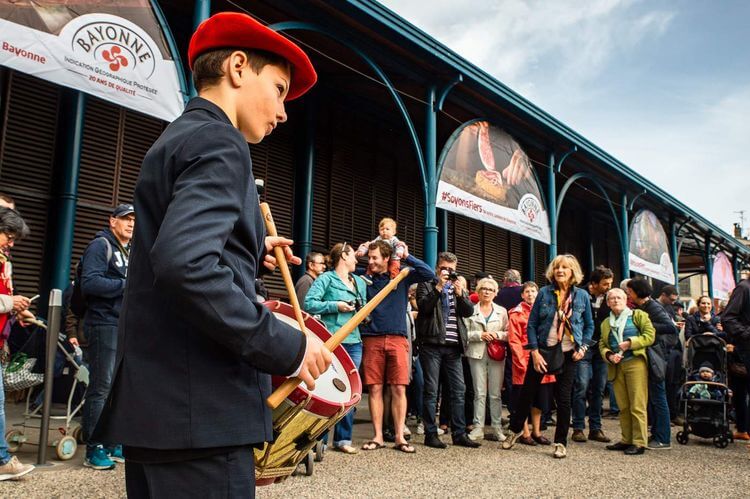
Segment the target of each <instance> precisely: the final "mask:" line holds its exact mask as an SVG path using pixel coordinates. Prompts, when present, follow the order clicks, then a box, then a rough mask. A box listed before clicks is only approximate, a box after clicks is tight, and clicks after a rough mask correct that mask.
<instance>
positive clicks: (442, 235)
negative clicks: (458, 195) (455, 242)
mask: <svg viewBox="0 0 750 499" xmlns="http://www.w3.org/2000/svg"><path fill="white" fill-rule="evenodd" d="M437 222H438V251H448V239H449V238H448V212H447V211H445V210H438V212H437Z"/></svg>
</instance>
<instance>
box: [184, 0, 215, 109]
mask: <svg viewBox="0 0 750 499" xmlns="http://www.w3.org/2000/svg"><path fill="white" fill-rule="evenodd" d="M209 17H211V0H195V7H194V8H193V31H195V30H196V28H198V25H199V24H200V23H202V22H203V21H205V20H206V19H208V18H209ZM188 80H190V98H193V97H195V96H196V95H198V92H196V90H195V86H194V85H193V77H192V74H191V75H190V77H189V78H188Z"/></svg>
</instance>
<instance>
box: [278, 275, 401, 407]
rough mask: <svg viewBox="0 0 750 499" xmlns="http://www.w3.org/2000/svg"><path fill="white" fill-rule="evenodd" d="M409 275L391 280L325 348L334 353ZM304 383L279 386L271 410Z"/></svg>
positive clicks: (292, 381) (291, 380)
mask: <svg viewBox="0 0 750 499" xmlns="http://www.w3.org/2000/svg"><path fill="white" fill-rule="evenodd" d="M407 275H409V269H404V270H402V271H401V272H400V273H399V274H398V275H397V276H396V277H395V278H394V279H392V280H391V282H389V283H388V284H387V285H386V286H385V287H384V288H383V289H381V290H380V292H378V294H376V295H375V296H373V297H372V299H371V300H370V301H368V302H367V304H366V305H365V306H364V307H362V308H361V309H359V312H357V313H356V314H354V316H353V317H352V318H351V319H349V320H348V321H346V324H344V325H343V326H341V328H340V329H339V330H338V331H336V333H335V334H334V335H333V336H331V337H330V338H328V340H327V341H326V342H325V343H324V345H325V347H326V348H327V349H328V350H329V351H331V352H333V351H334V350H336V349H337V348H338V347H339V345H341V343H342V342H343V341H344V339H345V338H346V337H347V336H349V334H350V333H351V332H352V331H354V328H355V327H357V326H359V323H360V322H362V321H363V320H365V317H367V316H368V315H370V313H371V312H372V311H373V310H374V309H375V307H377V306H378V305H380V302H381V301H383V300H384V299H385V297H386V296H388V294H389V293H390V292H391V291H393V290H394V289H396V286H398V284H399V283H400V282H401V281H403V280H404V278H405V277H406V276H407ZM301 382H302V380H301V379H299V378H287V379H286V381H284V382H283V383H282V384H281V386H279V387H278V388H277V389H276V390H274V392H273V393H272V394H271V396H270V397H268V398H267V399H266V404H267V405H268V407H270V408H271V409H276V408H277V407H278V406H279V404H281V402H283V401H284V399H286V398H287V397H288V396H289V395H290V394H291V393H292V392H293V391H294V389H295V388H297V385H299V384H300V383H301Z"/></svg>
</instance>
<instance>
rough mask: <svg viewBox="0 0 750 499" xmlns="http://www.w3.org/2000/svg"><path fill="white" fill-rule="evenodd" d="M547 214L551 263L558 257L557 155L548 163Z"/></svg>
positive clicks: (552, 154) (552, 156)
mask: <svg viewBox="0 0 750 499" xmlns="http://www.w3.org/2000/svg"><path fill="white" fill-rule="evenodd" d="M547 164H548V166H547V212H548V215H549V238H550V241H549V255H548V256H549V258H548V260H549V261H552V259H553V258H555V257H556V256H557V191H556V189H557V187H556V185H555V153H554V152H551V153H549V159H548V161H547Z"/></svg>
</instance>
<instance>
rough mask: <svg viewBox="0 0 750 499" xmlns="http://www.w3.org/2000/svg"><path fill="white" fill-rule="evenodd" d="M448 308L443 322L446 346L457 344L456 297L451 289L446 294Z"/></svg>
mask: <svg viewBox="0 0 750 499" xmlns="http://www.w3.org/2000/svg"><path fill="white" fill-rule="evenodd" d="M446 294H447V295H448V308H449V309H450V313H449V314H448V317H447V318H444V320H445V342H446V343H448V344H458V320H457V319H456V295H455V294H454V293H453V288H451V289H450V290H449V291H448V293H446Z"/></svg>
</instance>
